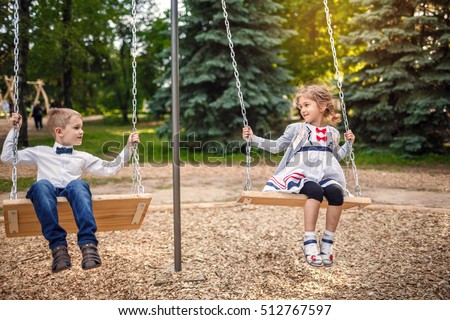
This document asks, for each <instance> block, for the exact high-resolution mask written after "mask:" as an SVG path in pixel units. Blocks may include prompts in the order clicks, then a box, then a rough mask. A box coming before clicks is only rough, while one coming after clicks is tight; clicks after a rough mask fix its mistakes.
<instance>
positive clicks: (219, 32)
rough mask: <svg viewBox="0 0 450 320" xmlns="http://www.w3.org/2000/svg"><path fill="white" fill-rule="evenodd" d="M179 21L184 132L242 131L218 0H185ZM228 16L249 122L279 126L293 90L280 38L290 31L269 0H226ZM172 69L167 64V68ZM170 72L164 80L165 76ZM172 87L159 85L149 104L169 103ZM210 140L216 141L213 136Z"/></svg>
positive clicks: (226, 136)
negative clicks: (283, 26)
mask: <svg viewBox="0 0 450 320" xmlns="http://www.w3.org/2000/svg"><path fill="white" fill-rule="evenodd" d="M184 3H185V7H186V14H185V15H184V16H183V17H182V19H181V20H182V21H181V26H180V56H181V61H180V78H181V83H180V109H181V112H180V113H181V123H182V126H183V127H184V130H185V131H184V134H185V135H186V136H187V137H192V138H195V139H196V140H197V141H202V142H203V143H206V142H207V141H209V142H210V143H213V144H216V145H217V148H218V150H220V149H221V148H222V147H221V143H224V142H227V141H230V139H232V138H233V137H237V136H239V135H240V132H241V128H242V116H241V108H240V104H239V99H238V97H237V94H236V85H235V80H234V76H233V67H232V65H231V59H230V52H229V48H228V42H227V36H226V31H225V25H224V17H223V14H222V7H221V3H220V1H214V0H186V1H185V2H184ZM227 9H228V19H229V21H230V25H231V30H232V34H233V42H234V44H235V46H234V50H235V52H236V60H237V63H238V69H239V72H240V80H241V89H242V92H243V95H244V100H245V106H246V108H247V109H248V113H247V116H248V118H249V122H250V125H252V126H254V129H255V130H256V131H257V132H259V133H262V132H264V131H265V130H268V129H269V128H277V127H278V126H280V124H281V121H280V120H281V119H282V117H283V116H284V115H285V114H286V112H287V110H288V108H289V105H290V102H289V101H288V100H286V99H285V98H283V95H286V94H289V93H290V92H291V90H290V89H289V88H288V86H287V83H288V81H289V80H290V77H289V74H288V72H287V70H286V69H285V68H284V67H283V65H284V63H285V61H284V59H283V58H281V57H280V54H281V51H280V49H279V47H280V45H281V43H282V41H283V40H284V39H286V37H288V36H290V35H291V34H292V32H290V31H286V30H283V29H282V28H281V23H282V22H283V19H282V18H280V17H279V16H278V15H277V11H278V10H279V9H280V6H279V5H278V4H276V3H274V2H273V1H268V0H258V1H244V0H230V1H228V6H227ZM168 71H170V70H168ZM168 76H169V72H167V74H166V78H165V80H161V83H167V82H168ZM170 96H171V91H170V87H168V86H162V87H161V88H160V90H159V91H158V92H157V94H156V95H155V99H154V101H152V105H157V106H164V108H163V109H165V110H169V109H170V105H171V98H170ZM213 140H214V141H213Z"/></svg>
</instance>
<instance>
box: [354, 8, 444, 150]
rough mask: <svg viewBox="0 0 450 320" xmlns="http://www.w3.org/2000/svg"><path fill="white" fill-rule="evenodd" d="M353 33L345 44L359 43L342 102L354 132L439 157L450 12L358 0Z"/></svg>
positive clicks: (381, 142)
mask: <svg viewBox="0 0 450 320" xmlns="http://www.w3.org/2000/svg"><path fill="white" fill-rule="evenodd" d="M355 2H357V3H358V4H360V5H361V6H363V7H364V8H365V12H364V13H362V14H358V15H355V17H354V18H353V23H354V24H355V25H358V26H359V30H358V31H355V32H353V33H351V34H350V35H349V37H348V38H346V42H347V43H349V44H351V45H365V50H364V51H363V52H362V53H361V54H360V55H359V56H357V57H354V58H352V59H351V60H350V62H351V63H352V64H353V65H359V66H360V69H359V70H358V71H357V72H355V73H353V74H351V75H350V76H349V79H350V82H351V84H350V89H349V90H347V92H350V93H351V94H348V95H347V98H348V99H347V100H348V101H350V103H351V105H352V106H353V111H354V114H353V117H354V118H355V120H353V121H352V122H353V124H354V125H355V126H354V127H355V131H356V132H358V134H359V135H360V136H361V137H362V138H363V139H365V140H366V141H370V142H373V143H376V144H378V145H383V146H384V145H389V146H391V147H393V148H400V149H402V150H403V151H404V152H405V153H410V154H419V153H425V152H430V151H435V152H442V151H443V148H444V142H445V141H446V139H448V131H447V130H448V127H449V117H448V108H449V105H450V76H449V71H450V63H449V61H450V59H449V58H450V57H449V32H450V26H449V18H448V16H449V13H450V12H449V7H448V3H447V1H444V0H430V1H418V0H410V1H404V0H383V1H380V0H377V1H374V0H361V1H355Z"/></svg>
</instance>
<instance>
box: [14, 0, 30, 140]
mask: <svg viewBox="0 0 450 320" xmlns="http://www.w3.org/2000/svg"><path fill="white" fill-rule="evenodd" d="M30 4H31V0H20V9H19V16H20V19H19V99H18V101H17V103H18V105H19V112H20V114H21V116H22V128H21V129H20V134H19V141H18V144H19V146H20V147H28V146H29V143H28V125H27V106H28V105H29V102H30V101H29V99H28V85H27V65H28V51H29V47H30V41H29V38H28V34H29V33H28V30H30Z"/></svg>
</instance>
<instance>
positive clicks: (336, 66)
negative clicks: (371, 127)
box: [323, 0, 362, 197]
mask: <svg viewBox="0 0 450 320" xmlns="http://www.w3.org/2000/svg"><path fill="white" fill-rule="evenodd" d="M323 5H324V9H325V15H326V19H327V27H328V34H329V35H330V45H331V51H332V53H333V62H334V69H335V70H336V73H335V75H336V78H337V79H336V82H337V86H338V89H339V99H340V101H341V107H342V116H343V118H344V126H345V131H346V132H347V131H348V130H349V124H348V118H347V109H346V106H345V101H344V92H343V91H342V78H341V73H340V71H339V64H338V59H337V54H336V47H335V43H334V37H333V28H332V25H331V17H330V10H329V8H328V1H327V0H323ZM347 143H348V144H349V146H350V150H351V151H350V155H349V156H348V157H346V158H345V162H346V164H347V167H348V165H349V159H348V158H350V162H351V164H352V171H353V178H354V180H355V192H356V195H357V196H358V197H361V196H362V193H361V187H360V186H359V179H358V170H357V169H356V164H355V154H354V152H353V146H352V143H351V142H350V141H347Z"/></svg>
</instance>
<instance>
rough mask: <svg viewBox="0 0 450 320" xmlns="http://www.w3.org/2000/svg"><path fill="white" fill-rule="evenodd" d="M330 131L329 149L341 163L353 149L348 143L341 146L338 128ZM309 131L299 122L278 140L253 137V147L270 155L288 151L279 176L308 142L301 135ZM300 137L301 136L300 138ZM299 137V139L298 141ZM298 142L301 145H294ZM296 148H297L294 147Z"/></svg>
mask: <svg viewBox="0 0 450 320" xmlns="http://www.w3.org/2000/svg"><path fill="white" fill-rule="evenodd" d="M328 128H329V129H330V130H327V141H329V147H330V149H331V150H332V152H333V155H334V156H335V157H336V159H337V160H338V161H339V160H341V159H343V158H344V157H345V156H347V155H348V154H350V152H351V150H352V148H351V147H350V144H349V143H348V142H345V143H344V144H343V145H342V147H341V146H339V140H340V134H339V131H338V130H337V129H336V128H333V127H330V126H328ZM307 130H309V129H308V127H307V126H306V124H305V123H304V122H297V123H293V124H290V125H288V126H287V127H286V129H285V130H284V133H283V135H282V136H281V137H279V138H278V139H277V140H270V139H264V138H261V137H258V136H256V135H253V139H252V146H255V147H257V148H260V149H263V150H266V151H269V152H270V153H279V152H281V151H284V150H286V152H285V154H284V156H283V158H282V159H281V161H280V163H279V164H278V167H277V169H276V170H275V173H274V175H275V174H278V173H279V172H281V171H282V170H284V169H285V168H286V166H287V164H288V162H289V160H290V159H291V157H292V156H293V155H294V154H295V153H296V152H297V151H298V150H300V148H301V147H303V146H304V145H305V143H306V142H307V135H306V134H305V135H303V137H302V136H301V135H300V134H301V132H302V131H307ZM299 135H300V136H299ZM297 136H299V138H298V139H297ZM296 139H297V140H298V142H299V143H297V144H296V143H294V142H295V141H296ZM294 146H295V147H294Z"/></svg>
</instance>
